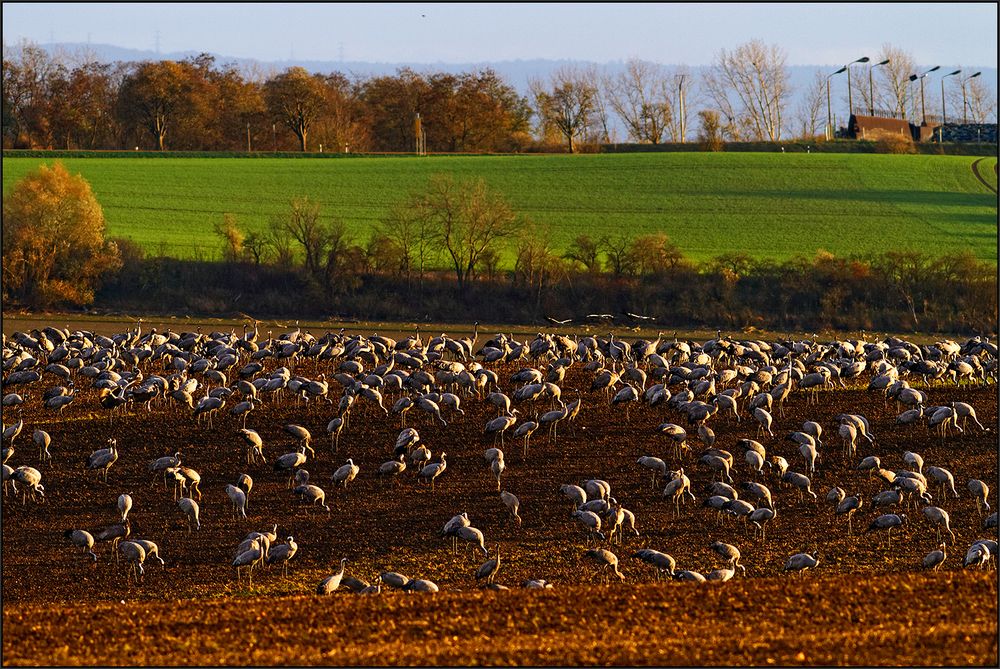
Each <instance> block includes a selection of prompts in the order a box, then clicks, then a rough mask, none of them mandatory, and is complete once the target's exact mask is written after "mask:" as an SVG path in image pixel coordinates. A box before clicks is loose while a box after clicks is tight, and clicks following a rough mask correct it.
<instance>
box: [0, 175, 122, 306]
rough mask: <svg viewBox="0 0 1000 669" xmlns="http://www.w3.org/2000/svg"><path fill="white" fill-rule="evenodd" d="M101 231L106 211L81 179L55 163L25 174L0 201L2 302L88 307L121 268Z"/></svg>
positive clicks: (114, 247)
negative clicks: (100, 287)
mask: <svg viewBox="0 0 1000 669" xmlns="http://www.w3.org/2000/svg"><path fill="white" fill-rule="evenodd" d="M104 232H105V224H104V212H103V211H102V210H101V205H100V204H98V202H97V199H96V198H95V197H94V194H93V193H92V192H91V190H90V184H89V183H87V181H86V180H85V179H84V178H83V177H81V176H80V175H78V174H77V175H71V174H70V173H69V172H68V171H66V168H65V167H64V166H63V165H62V163H59V162H56V163H55V164H54V165H53V166H52V167H48V166H46V165H41V166H39V168H38V169H37V170H35V171H34V172H30V173H29V174H27V175H26V176H25V177H24V178H23V179H21V181H19V182H18V183H16V184H15V185H14V187H13V188H12V189H11V192H10V194H9V195H8V196H7V197H5V198H4V203H3V297H4V300H5V301H6V300H13V301H15V302H20V303H23V304H26V305H29V306H33V307H47V306H52V305H56V304H66V305H84V304H90V303H92V302H93V301H94V291H95V289H96V288H97V287H98V285H99V283H100V281H101V278H102V277H103V276H105V275H107V274H109V273H113V272H116V271H118V269H120V268H121V258H120V256H119V253H118V247H117V246H116V245H115V244H114V243H113V242H109V241H107V240H106V239H105V237H104Z"/></svg>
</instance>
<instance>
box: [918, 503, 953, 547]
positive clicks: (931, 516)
mask: <svg viewBox="0 0 1000 669" xmlns="http://www.w3.org/2000/svg"><path fill="white" fill-rule="evenodd" d="M924 517H925V518H927V522H929V523H930V524H931V525H933V526H934V530H935V532H936V534H937V540H938V542H940V541H941V528H942V527H943V528H944V529H945V530H946V531H947V532H948V534H950V535H951V541H952V543H954V542H955V533H954V532H952V530H951V517H950V516H949V515H948V512H947V511H945V510H944V509H942V508H941V507H938V506H925V507H924Z"/></svg>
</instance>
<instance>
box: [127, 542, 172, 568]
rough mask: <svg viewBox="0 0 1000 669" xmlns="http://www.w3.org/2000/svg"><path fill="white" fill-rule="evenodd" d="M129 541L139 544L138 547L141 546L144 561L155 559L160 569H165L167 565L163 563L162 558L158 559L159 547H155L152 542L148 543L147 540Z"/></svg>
mask: <svg viewBox="0 0 1000 669" xmlns="http://www.w3.org/2000/svg"><path fill="white" fill-rule="evenodd" d="M131 541H132V542H134V543H137V544H139V545H140V546H142V548H143V550H145V551H146V560H152V559H153V558H156V559H157V560H159V562H160V569H166V568H167V563H166V562H164V560H163V558H162V557H160V547H159V546H157V545H156V544H155V543H154V542H152V541H149V540H148V539H132V540H131Z"/></svg>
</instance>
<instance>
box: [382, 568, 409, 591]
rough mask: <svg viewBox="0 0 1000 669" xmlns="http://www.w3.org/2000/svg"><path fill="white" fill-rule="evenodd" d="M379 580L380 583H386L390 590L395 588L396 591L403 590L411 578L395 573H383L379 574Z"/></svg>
mask: <svg viewBox="0 0 1000 669" xmlns="http://www.w3.org/2000/svg"><path fill="white" fill-rule="evenodd" d="M378 580H379V582H380V583H384V584H386V585H388V586H389V587H390V588H394V589H396V590H402V589H403V588H405V587H406V586H407V585H408V584H409V582H410V578H409V577H408V576H404V575H403V574H400V573H399V572H395V571H384V572H382V573H381V574H379V577H378Z"/></svg>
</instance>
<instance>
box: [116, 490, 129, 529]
mask: <svg viewBox="0 0 1000 669" xmlns="http://www.w3.org/2000/svg"><path fill="white" fill-rule="evenodd" d="M131 510H132V495H130V494H128V493H123V494H121V495H118V512H119V513H120V514H122V522H123V523H127V522H128V512H129V511H131Z"/></svg>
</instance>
